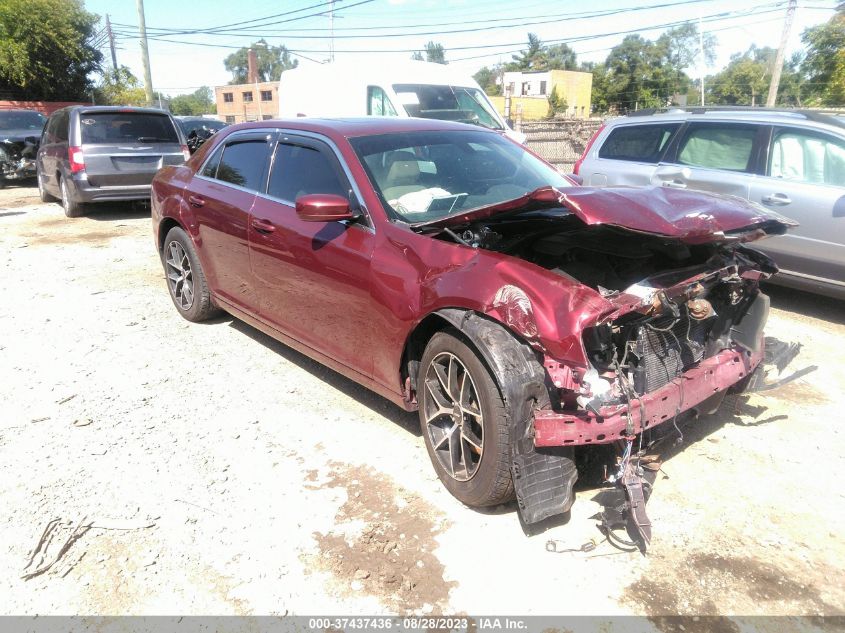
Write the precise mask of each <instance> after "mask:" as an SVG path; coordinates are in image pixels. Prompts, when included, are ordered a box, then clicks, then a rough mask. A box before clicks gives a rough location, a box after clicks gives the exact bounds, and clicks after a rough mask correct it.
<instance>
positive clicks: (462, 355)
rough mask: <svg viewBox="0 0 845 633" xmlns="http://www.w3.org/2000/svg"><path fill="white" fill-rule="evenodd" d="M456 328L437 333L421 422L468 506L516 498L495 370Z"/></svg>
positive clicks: (439, 466)
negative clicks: (460, 336) (490, 367)
mask: <svg viewBox="0 0 845 633" xmlns="http://www.w3.org/2000/svg"><path fill="white" fill-rule="evenodd" d="M455 334H457V332H454V333H453V331H443V332H438V333H436V334H435V335H434V336H433V337H432V338H431V340H430V341H429V343H428V345H427V346H426V348H425V352H424V354H423V357H422V361H421V362H420V373H419V377H418V379H417V393H418V398H419V414H420V427H421V430H422V436H423V439H424V441H425V446H426V449H427V450H428V455H429V457H430V458H431V462H432V464H433V465H434V470H435V471H436V472H437V476H438V477H439V478H440V481H441V482H443V485H444V486H445V487H446V489H447V490H448V491H449V492H450V493H452V495H453V496H454V497H455V498H457V499H458V500H459V501H461V502H463V503H465V504H466V505H468V506H474V507H484V506H491V505H497V504H500V503H505V502H507V501H510V500H511V499H512V498H513V481H512V479H511V473H510V441H511V440H510V427H509V425H508V423H507V415H506V410H505V404H504V402H503V400H502V396H501V394H500V393H499V389H498V387H497V386H496V382H495V381H494V379H493V376H492V375H491V373H490V370H489V369H488V368H487V367H486V366H485V364H484V363H483V362H482V360H481V358H480V357H479V355H478V354H477V353H476V352H475V351H474V350H472V349H471V348H470V347H469V346H467V345H466V344H465V343H464V342H463V341H462V340H461V339H459V338H458V337H457V336H456V335H455Z"/></svg>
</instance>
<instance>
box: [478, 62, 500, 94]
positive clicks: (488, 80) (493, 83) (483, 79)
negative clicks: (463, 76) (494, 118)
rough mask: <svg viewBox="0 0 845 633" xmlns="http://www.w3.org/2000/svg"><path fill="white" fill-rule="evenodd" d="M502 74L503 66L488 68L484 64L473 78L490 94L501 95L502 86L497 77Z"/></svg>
mask: <svg viewBox="0 0 845 633" xmlns="http://www.w3.org/2000/svg"><path fill="white" fill-rule="evenodd" d="M500 75H501V67H500V66H498V65H497V66H494V67H493V68H488V67H487V66H484V67H483V68H481V70H479V71H478V72H477V73H475V74H474V75H473V76H472V78H473V79H475V80H476V81H477V82H478V85H479V86H481V89H482V90H484V92H486V93H487V94H488V95H500V94H502V86H501V84H499V83H498V82H497V79H498V78H499V76H500Z"/></svg>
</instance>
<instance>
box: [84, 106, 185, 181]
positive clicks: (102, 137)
mask: <svg viewBox="0 0 845 633" xmlns="http://www.w3.org/2000/svg"><path fill="white" fill-rule="evenodd" d="M79 134H80V143H81V146H82V150H83V156H84V157H85V172H86V174H88V182H89V183H90V184H91V185H92V186H94V187H132V186H142V185H149V184H150V183H151V182H152V180H153V176H155V174H156V172H157V171H158V170H159V169H161V168H162V167H164V166H166V165H181V164H182V163H184V162H185V155H184V154H183V152H182V142H181V138H180V136H179V133H178V132H177V130H176V126H175V124H174V123H173V119H171V118H170V115H168V114H166V113H161V114H159V113H156V112H137V111H133V110H126V111H121V112H98V111H88V112H86V111H82V112H80V113H79Z"/></svg>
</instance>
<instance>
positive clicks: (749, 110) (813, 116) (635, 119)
mask: <svg viewBox="0 0 845 633" xmlns="http://www.w3.org/2000/svg"><path fill="white" fill-rule="evenodd" d="M661 121H723V122H724V121H733V122H740V121H747V122H753V123H776V124H785V123H791V124H796V123H798V124H801V125H807V126H810V127H817V128H822V129H823V128H828V129H830V128H831V127H832V128H834V129H838V130H845V112H835V111H824V110H811V109H778V108H757V107H743V106H703V107H687V108H681V107H672V108H661V109H654V108H651V109H646V110H639V111H637V112H631V113H630V114H628V115H626V116H622V117H617V118H615V119H612V120H611V121H608V124H609V125H614V126H615V125H628V124H636V123H649V122H654V123H657V122H661Z"/></svg>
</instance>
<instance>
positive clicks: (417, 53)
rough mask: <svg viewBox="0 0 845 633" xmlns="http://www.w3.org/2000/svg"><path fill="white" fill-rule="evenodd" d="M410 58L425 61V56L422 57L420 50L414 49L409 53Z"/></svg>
mask: <svg viewBox="0 0 845 633" xmlns="http://www.w3.org/2000/svg"><path fill="white" fill-rule="evenodd" d="M411 59H413V60H414V61H415V62H424V61H425V58H424V57H423V54H422V53H421V52H420V51H414V52H413V53H411Z"/></svg>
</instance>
